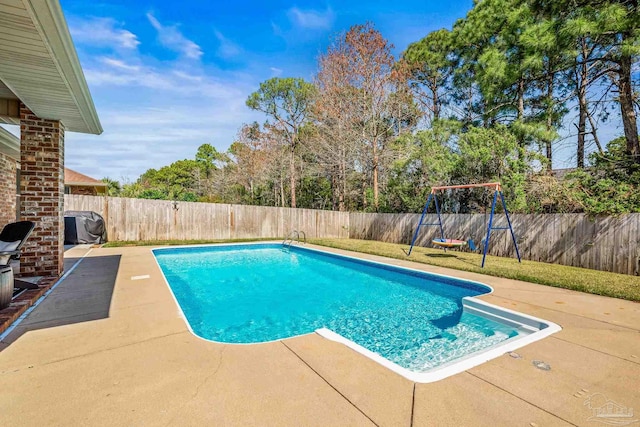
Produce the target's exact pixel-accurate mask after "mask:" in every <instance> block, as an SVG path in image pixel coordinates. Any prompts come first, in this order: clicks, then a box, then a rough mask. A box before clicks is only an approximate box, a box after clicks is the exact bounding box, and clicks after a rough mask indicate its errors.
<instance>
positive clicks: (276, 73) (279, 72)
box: [269, 67, 282, 77]
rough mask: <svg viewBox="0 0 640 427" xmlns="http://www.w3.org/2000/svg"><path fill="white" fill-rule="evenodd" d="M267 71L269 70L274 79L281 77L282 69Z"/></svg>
mask: <svg viewBox="0 0 640 427" xmlns="http://www.w3.org/2000/svg"><path fill="white" fill-rule="evenodd" d="M269 69H270V70H271V73H272V75H273V76H274V77H278V76H280V75H282V68H277V67H269Z"/></svg>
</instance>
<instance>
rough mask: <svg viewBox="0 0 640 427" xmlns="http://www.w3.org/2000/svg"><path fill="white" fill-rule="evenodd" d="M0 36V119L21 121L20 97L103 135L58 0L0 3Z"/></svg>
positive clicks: (40, 111) (72, 126)
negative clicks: (1, 38)
mask: <svg viewBox="0 0 640 427" xmlns="http://www.w3.org/2000/svg"><path fill="white" fill-rule="evenodd" d="M0 34H3V35H5V36H6V37H3V38H4V40H3V43H0V58H1V59H0V123H10V124H19V121H20V114H19V102H20V101H22V102H23V103H24V104H25V105H26V106H27V107H28V108H29V109H30V110H31V111H33V112H34V113H35V114H36V115H37V116H38V117H41V118H43V119H49V120H60V121H62V123H63V124H64V126H65V128H66V129H67V130H69V131H71V132H82V133H92V134H100V133H102V126H101V125H100V120H99V119H98V114H97V112H96V109H95V106H94V104H93V100H92V99H91V94H90V93H89V87H88V86H87V82H86V80H85V77H84V74H83V72H82V68H81V66H80V61H79V60H78V55H77V53H76V50H75V47H74V45H73V41H72V40H71V35H70V34H69V29H68V27H67V23H66V21H65V18H64V15H63V13H62V8H61V7H60V3H59V2H58V0H10V1H1V2H0ZM7 37H9V38H7Z"/></svg>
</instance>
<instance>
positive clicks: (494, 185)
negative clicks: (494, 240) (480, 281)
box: [407, 182, 522, 268]
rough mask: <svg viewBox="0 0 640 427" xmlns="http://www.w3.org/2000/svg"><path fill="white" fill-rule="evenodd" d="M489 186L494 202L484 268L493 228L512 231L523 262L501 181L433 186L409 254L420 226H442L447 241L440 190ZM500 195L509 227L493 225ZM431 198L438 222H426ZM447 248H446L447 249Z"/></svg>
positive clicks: (488, 226)
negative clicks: (443, 224)
mask: <svg viewBox="0 0 640 427" xmlns="http://www.w3.org/2000/svg"><path fill="white" fill-rule="evenodd" d="M483 187H484V188H487V189H489V190H493V202H492V203H491V215H490V216H489V223H488V224H487V237H486V238H485V240H484V250H483V252H482V268H484V263H485V260H486V257H487V252H488V250H489V240H490V238H491V232H492V231H493V230H509V231H510V232H511V239H512V240H513V246H514V247H515V248H516V255H517V256H518V262H522V261H521V259H520V250H519V249H518V242H517V241H516V235H515V234H514V232H513V227H512V226H511V218H509V211H507V203H506V202H505V200H504V194H503V192H502V185H501V184H500V183H499V182H488V183H484V184H465V185H443V186H438V187H431V192H430V193H429V197H428V198H427V203H426V204H425V205H424V209H423V210H422V216H420V222H418V226H417V227H416V231H415V232H414V233H413V238H412V239H411V247H410V248H409V252H408V253H407V256H409V255H411V251H412V250H413V246H414V245H415V243H416V239H417V238H418V233H419V232H420V227H431V226H436V225H437V226H438V227H439V228H440V237H441V239H442V240H443V241H446V239H445V237H444V228H443V226H442V217H441V212H440V206H439V205H438V197H437V194H438V192H439V191H444V190H450V189H464V188H483ZM498 196H500V202H501V203H502V208H503V209H504V213H505V216H506V217H507V224H508V227H494V226H493V218H494V214H495V211H496V204H497V202H498ZM431 200H433V201H434V203H435V207H436V214H437V215H438V222H433V223H425V222H424V219H425V217H426V215H427V210H428V209H429V206H430V205H431ZM445 250H446V249H445Z"/></svg>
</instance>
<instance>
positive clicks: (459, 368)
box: [150, 241, 562, 384]
mask: <svg viewBox="0 0 640 427" xmlns="http://www.w3.org/2000/svg"><path fill="white" fill-rule="evenodd" d="M280 243H281V242H278V241H263V242H236V243H211V244H195V245H175V246H158V247H153V248H150V252H151V254H152V256H153V259H154V262H155V263H156V266H157V267H158V269H159V270H160V274H161V275H162V278H163V280H164V283H165V285H166V286H167V288H168V289H169V292H170V294H171V297H172V298H173V301H174V303H175V304H176V306H177V307H178V312H179V314H180V317H181V318H182V320H183V321H184V322H185V324H186V326H187V329H188V330H189V332H190V333H191V334H192V335H193V336H195V337H196V338H198V339H201V340H204V341H208V342H212V343H217V344H224V345H235V346H249V345H257V344H265V343H270V342H281V341H283V340H288V339H291V338H295V337H300V336H305V335H310V334H313V333H316V334H318V335H320V336H322V337H323V338H325V339H328V340H330V341H334V342H338V343H341V344H343V345H345V346H347V347H349V348H350V349H352V350H354V351H355V352H357V353H359V354H361V355H363V356H365V357H367V358H369V359H371V360H373V361H374V362H376V363H378V364H380V365H382V366H384V367H385V368H387V369H389V370H391V371H393V372H395V373H397V374H398V375H401V376H402V377H404V378H406V379H408V380H410V381H413V382H416V383H423V384H426V383H432V382H435V381H440V380H442V379H445V378H448V377H450V376H452V375H455V374H458V373H461V372H464V371H466V370H468V369H471V368H473V367H475V366H478V365H481V364H483V363H485V362H488V361H489V360H492V359H495V358H498V357H500V356H502V355H504V354H506V353H509V352H512V351H515V350H517V349H519V348H521V347H524V346H526V345H528V344H531V343H534V342H536V341H539V340H542V339H544V338H546V337H548V336H550V335H552V334H554V333H556V332H559V331H561V330H562V327H561V326H560V325H558V324H556V323H554V322H551V321H548V320H544V319H540V318H537V317H535V316H530V315H528V314H525V313H521V312H517V311H514V310H510V309H508V308H503V307H500V306H497V305H494V304H491V303H488V302H486V301H483V300H481V299H479V298H478V297H482V296H486V295H491V294H492V293H493V292H494V289H493V287H492V286H490V285H488V284H486V283H482V282H478V281H475V280H470V279H462V278H455V277H452V276H447V275H445V274H439V273H434V272H426V271H423V270H418V269H414V268H410V267H403V266H398V265H393V264H388V263H384V262H379V261H374V260H370V259H364V258H358V257H355V256H350V255H345V254H337V253H334V252H328V251H324V250H321V249H316V248H309V247H305V246H303V245H298V246H294V248H296V249H301V250H303V251H311V252H317V253H321V254H325V255H330V256H332V257H336V258H346V259H349V260H352V261H357V262H358V263H363V264H370V265H375V266H378V267H383V268H385V269H390V270H395V271H398V270H400V271H409V272H412V273H417V274H420V275H421V276H424V275H426V276H437V277H441V278H447V279H450V278H454V279H455V280H457V281H463V282H468V283H472V284H474V285H480V286H481V287H485V288H487V289H488V290H489V292H486V293H483V294H480V295H477V296H476V297H463V298H462V306H463V310H466V311H467V312H470V313H473V314H476V315H479V316H482V317H485V318H489V319H492V320H494V321H497V322H500V323H503V324H509V325H510V326H516V327H521V326H523V325H524V328H525V329H529V330H533V332H531V333H530V334H528V335H524V336H517V337H513V338H509V339H507V340H505V341H503V342H501V343H498V344H496V345H494V346H490V347H488V348H486V349H484V350H480V351H479V352H478V351H476V352H474V353H471V354H468V355H466V356H462V357H459V358H456V359H454V360H451V361H449V362H446V363H444V364H442V365H440V366H437V367H434V368H432V369H430V370H429V371H427V372H414V371H411V370H409V369H407V368H404V367H402V366H400V365H398V364H397V363H395V362H392V361H391V360H389V359H387V358H385V357H383V356H381V355H379V354H377V353H375V352H373V351H371V350H369V349H367V348H365V347H363V346H361V345H359V344H357V343H356V342H354V341H351V340H350V339H348V338H346V337H344V336H342V335H340V334H338V333H337V332H334V331H332V330H330V329H328V328H319V329H316V330H315V331H313V332H309V333H305V334H300V335H293V336H290V337H286V338H279V339H277V340H271V341H261V342H259V343H228V342H224V341H215V340H211V339H208V338H204V337H202V336H200V335H198V334H197V333H195V331H194V330H193V328H192V327H191V323H190V322H189V320H188V318H187V316H186V315H185V313H184V311H183V310H182V306H181V305H180V303H179V301H178V299H177V298H176V296H175V294H174V292H173V289H172V288H171V285H169V281H168V280H167V278H166V276H165V275H164V271H163V270H162V267H161V266H160V264H159V263H158V259H157V257H156V256H155V252H154V251H156V250H159V251H163V250H172V249H176V248H197V247H216V246H218V247H219V246H262V245H264V246H266V245H274V244H280ZM505 314H506V316H505Z"/></svg>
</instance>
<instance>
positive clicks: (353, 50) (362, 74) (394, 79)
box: [328, 23, 417, 211]
mask: <svg viewBox="0 0 640 427" xmlns="http://www.w3.org/2000/svg"><path fill="white" fill-rule="evenodd" d="M392 47H393V46H392V45H391V44H390V43H389V42H388V41H387V40H386V39H385V38H384V37H382V35H381V34H380V33H379V32H378V31H377V30H376V29H375V28H374V26H373V25H372V24H370V23H368V24H365V25H354V26H353V27H351V28H350V29H349V31H348V32H347V33H346V34H344V36H342V37H340V38H339V39H338V40H337V41H336V42H335V43H334V45H333V46H332V47H330V48H329V53H330V54H331V55H330V56H329V57H328V58H330V59H331V60H334V61H338V62H339V63H340V64H341V67H342V68H343V70H344V71H343V72H344V74H345V79H346V84H348V86H349V87H350V88H352V90H350V92H349V93H350V94H351V96H350V98H349V103H348V107H347V108H348V110H349V111H348V112H347V113H346V114H349V115H350V117H353V118H357V122H356V130H357V132H358V134H359V139H360V141H361V143H362V144H363V145H364V146H365V147H367V151H368V153H363V154H364V156H362V160H361V162H360V163H361V165H360V167H361V168H364V170H365V171H367V172H368V171H370V173H371V189H372V193H373V194H372V198H373V207H374V209H375V210H376V211H377V210H378V209H379V206H380V203H379V201H380V200H379V199H380V196H379V193H380V178H381V171H382V170H383V165H384V163H385V162H388V160H389V159H388V158H387V157H388V155H389V154H390V152H389V149H388V144H389V143H390V141H391V140H392V139H393V138H395V137H396V136H398V135H400V134H402V133H403V132H405V131H407V130H408V129H410V128H412V127H413V126H414V125H415V122H416V117H417V110H416V109H415V108H414V106H413V102H412V101H413V100H412V98H411V96H410V93H409V91H408V88H407V87H406V82H405V81H403V79H402V77H404V76H403V75H402V74H401V73H398V72H395V70H394V64H395V59H394V57H393V55H392V54H391V49H392ZM366 195H367V192H366V189H363V199H364V200H363V202H365V205H366Z"/></svg>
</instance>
